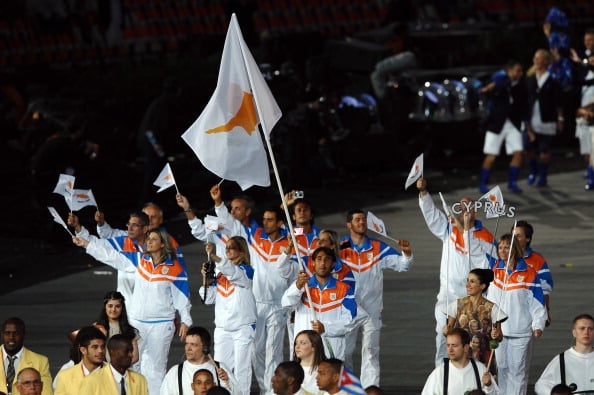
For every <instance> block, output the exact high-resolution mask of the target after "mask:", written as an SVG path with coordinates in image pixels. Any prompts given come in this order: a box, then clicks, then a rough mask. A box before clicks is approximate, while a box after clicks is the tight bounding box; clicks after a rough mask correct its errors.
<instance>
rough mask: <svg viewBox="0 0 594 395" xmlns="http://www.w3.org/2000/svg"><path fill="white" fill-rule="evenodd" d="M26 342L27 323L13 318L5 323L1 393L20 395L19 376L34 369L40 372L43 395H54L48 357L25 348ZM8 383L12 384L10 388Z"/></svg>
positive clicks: (0, 362)
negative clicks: (23, 371)
mask: <svg viewBox="0 0 594 395" xmlns="http://www.w3.org/2000/svg"><path fill="white" fill-rule="evenodd" d="M24 340H25V323H24V322H23V320H22V319H20V318H18V317H11V318H8V319H7V320H6V321H4V323H3V324H2V346H1V347H0V392H6V393H8V394H10V393H11V392H12V393H13V394H18V390H17V389H16V388H15V387H16V383H17V376H18V375H19V373H20V372H21V371H22V370H24V369H26V368H33V369H35V370H36V371H38V372H39V374H40V376H41V381H42V382H43V391H42V392H41V395H52V394H53V393H54V392H53V391H52V376H51V374H50V368H49V361H48V359H47V357H46V356H45V355H41V354H37V353H35V352H33V351H31V350H29V349H28V348H26V347H24V346H23V343H24ZM11 361H12V363H11ZM11 365H12V368H11ZM7 382H8V383H10V387H9V386H8V385H7Z"/></svg>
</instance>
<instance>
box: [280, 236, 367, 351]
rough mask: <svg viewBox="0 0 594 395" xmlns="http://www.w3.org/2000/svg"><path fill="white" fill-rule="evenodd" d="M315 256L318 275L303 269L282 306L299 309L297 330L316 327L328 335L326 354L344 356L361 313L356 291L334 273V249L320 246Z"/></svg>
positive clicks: (313, 255) (297, 311) (296, 311)
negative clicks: (348, 334)
mask: <svg viewBox="0 0 594 395" xmlns="http://www.w3.org/2000/svg"><path fill="white" fill-rule="evenodd" d="M312 259H313V261H314V264H315V274H314V275H313V276H311V277H309V276H308V275H307V273H306V272H305V271H301V272H300V273H299V276H298V278H297V281H295V282H294V283H293V284H291V286H290V287H289V289H287V290H286V291H285V294H284V295H283V298H282V305H283V307H285V308H291V309H293V308H294V309H295V331H294V333H299V332H301V331H303V330H306V329H313V330H314V331H316V332H318V333H319V334H320V335H322V337H323V338H324V348H325V349H326V355H328V356H333V357H334V358H338V359H344V350H345V335H346V334H347V332H348V331H349V329H351V327H350V324H351V322H353V320H354V318H355V317H356V315H357V304H356V303H355V292H354V290H353V288H352V287H351V286H350V285H349V284H347V283H345V282H343V281H340V280H337V279H335V278H334V277H333V276H332V269H333V268H334V265H335V263H336V254H335V252H334V250H332V249H331V248H329V247H318V248H316V250H315V251H314V252H313V254H312ZM305 287H307V288H308V290H306V289H305ZM310 297H311V299H310ZM290 342H291V343H292V342H294V339H290ZM329 346H330V349H329Z"/></svg>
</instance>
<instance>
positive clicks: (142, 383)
mask: <svg viewBox="0 0 594 395" xmlns="http://www.w3.org/2000/svg"><path fill="white" fill-rule="evenodd" d="M127 376H128V388H127V392H126V394H127V395H148V386H147V384H146V379H145V378H144V376H143V375H141V374H140V373H136V372H133V371H131V370H128V372H127ZM78 394H79V395H120V390H119V388H118V385H117V384H116V382H115V379H114V378H113V373H112V372H111V367H110V366H109V365H105V366H104V367H102V368H101V369H99V370H98V371H95V372H93V373H92V374H90V375H88V376H87V377H85V378H84V379H83V380H82V384H81V386H80V390H79V391H78Z"/></svg>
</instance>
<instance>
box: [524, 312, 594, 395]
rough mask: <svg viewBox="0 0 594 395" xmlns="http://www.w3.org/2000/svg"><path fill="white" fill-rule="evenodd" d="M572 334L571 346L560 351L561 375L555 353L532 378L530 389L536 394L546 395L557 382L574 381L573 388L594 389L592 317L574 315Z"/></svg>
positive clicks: (558, 360)
mask: <svg viewBox="0 0 594 395" xmlns="http://www.w3.org/2000/svg"><path fill="white" fill-rule="evenodd" d="M572 334H573V337H574V338H575V345H574V346H573V347H570V348H568V349H567V350H565V351H564V352H563V353H562V354H563V365H564V369H563V370H564V374H563V372H562V369H561V363H560V360H561V356H560V355H557V356H555V358H553V360H552V361H551V362H549V364H548V365H547V367H546V368H545V370H544V371H543V372H542V374H541V375H540V378H539V379H538V380H537V381H536V384H535V385H534V392H536V394H537V395H549V394H550V393H551V389H552V388H553V387H554V386H555V385H557V384H559V383H564V384H567V385H572V384H575V389H573V390H574V391H588V390H590V391H594V318H593V317H592V316H591V315H589V314H580V315H578V316H577V317H575V319H574V320H573V329H572Z"/></svg>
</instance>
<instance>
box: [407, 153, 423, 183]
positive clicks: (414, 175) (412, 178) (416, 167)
mask: <svg viewBox="0 0 594 395" xmlns="http://www.w3.org/2000/svg"><path fill="white" fill-rule="evenodd" d="M422 176H423V154H422V153H421V155H419V156H417V159H415V163H413V165H412V169H410V173H408V177H407V178H406V183H405V184H404V189H405V190H406V189H408V187H409V186H411V185H412V184H414V183H415V182H416V181H417V180H418V179H419V178H420V177H422Z"/></svg>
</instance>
